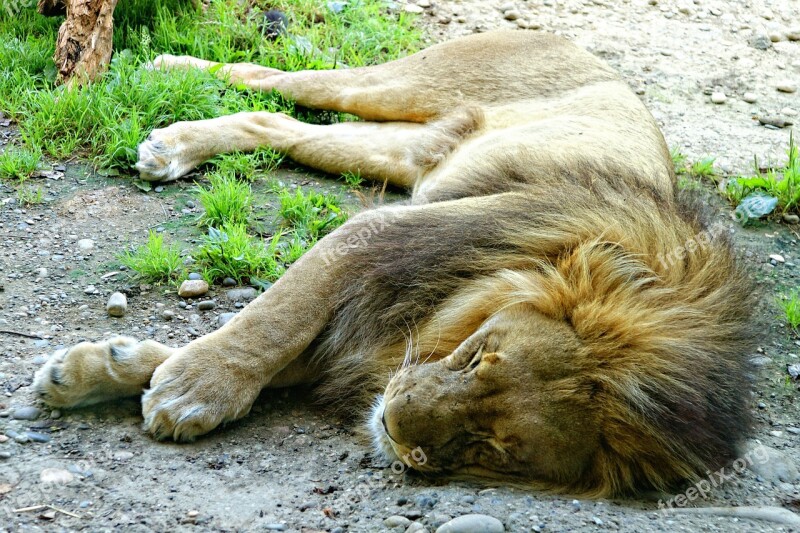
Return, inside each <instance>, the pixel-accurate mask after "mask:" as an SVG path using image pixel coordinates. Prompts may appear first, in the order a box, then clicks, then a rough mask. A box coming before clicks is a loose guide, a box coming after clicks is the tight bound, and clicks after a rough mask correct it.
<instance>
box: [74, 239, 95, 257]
mask: <svg viewBox="0 0 800 533" xmlns="http://www.w3.org/2000/svg"><path fill="white" fill-rule="evenodd" d="M78 250H80V252H81V253H82V254H89V253H91V252H92V250H94V241H93V240H92V239H81V240H79V241H78Z"/></svg>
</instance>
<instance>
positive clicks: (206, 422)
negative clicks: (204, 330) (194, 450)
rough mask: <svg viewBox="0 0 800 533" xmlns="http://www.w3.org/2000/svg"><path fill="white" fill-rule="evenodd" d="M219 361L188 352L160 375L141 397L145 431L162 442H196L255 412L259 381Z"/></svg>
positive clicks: (204, 355) (158, 374)
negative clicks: (195, 440) (216, 428)
mask: <svg viewBox="0 0 800 533" xmlns="http://www.w3.org/2000/svg"><path fill="white" fill-rule="evenodd" d="M214 356H215V354H208V353H199V354H198V353H196V352H194V353H193V352H192V351H191V350H187V351H184V352H180V353H178V354H176V355H175V356H173V357H172V358H170V359H169V360H167V362H165V363H164V364H163V365H162V366H160V367H159V368H158V369H157V370H156V372H155V374H154V375H153V379H152V381H151V383H150V385H151V388H150V390H148V391H146V392H145V394H144V396H143V397H142V413H143V414H144V427H145V430H147V431H148V432H150V433H151V434H152V435H153V436H154V437H156V438H157V439H167V438H172V439H174V440H176V441H191V440H193V439H195V438H196V437H198V436H200V435H203V434H205V433H208V432H209V431H211V430H212V429H214V428H215V427H217V426H218V425H220V424H222V423H224V422H228V421H231V420H236V419H238V418H241V417H243V416H245V415H246V414H247V413H248V412H249V411H250V407H251V406H252V405H253V402H254V401H255V399H256V397H258V394H259V392H261V388H262V384H261V381H260V379H259V378H258V377H257V376H254V375H251V374H249V373H248V372H246V371H244V370H242V369H240V368H237V367H235V365H233V364H230V362H226V361H223V360H221V359H215V358H214Z"/></svg>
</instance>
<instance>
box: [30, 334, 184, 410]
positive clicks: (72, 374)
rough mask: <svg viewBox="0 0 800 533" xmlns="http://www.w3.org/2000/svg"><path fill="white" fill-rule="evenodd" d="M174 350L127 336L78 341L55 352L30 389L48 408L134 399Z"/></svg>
mask: <svg viewBox="0 0 800 533" xmlns="http://www.w3.org/2000/svg"><path fill="white" fill-rule="evenodd" d="M173 351H174V349H173V348H169V347H168V346H164V345H163V344H159V343H157V342H155V341H143V342H139V341H137V340H135V339H132V338H131V337H113V338H111V339H109V340H107V341H103V342H98V343H91V342H82V343H80V344H77V345H75V346H73V347H72V348H69V349H65V350H59V351H57V352H55V353H54V354H53V355H52V356H51V357H50V359H48V361H47V362H46V363H45V364H44V366H42V368H40V369H39V371H38V372H36V376H35V377H34V380H33V387H34V390H35V391H36V392H37V394H39V396H40V397H41V398H42V400H44V401H45V402H46V403H48V404H49V405H52V406H55V407H79V406H84V405H90V404H94V403H99V402H103V401H106V400H111V399H114V398H122V397H126V396H136V395H138V394H141V393H142V390H143V389H144V388H145V387H147V386H148V384H149V383H150V378H151V377H152V375H153V372H155V370H156V368H157V367H158V366H159V365H161V363H163V362H164V361H165V360H166V359H167V358H168V357H169V356H170V355H172V353H173Z"/></svg>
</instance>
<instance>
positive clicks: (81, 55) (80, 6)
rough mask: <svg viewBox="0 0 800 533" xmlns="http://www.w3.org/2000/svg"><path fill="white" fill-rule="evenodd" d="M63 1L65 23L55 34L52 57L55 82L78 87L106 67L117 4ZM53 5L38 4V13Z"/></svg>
mask: <svg viewBox="0 0 800 533" xmlns="http://www.w3.org/2000/svg"><path fill="white" fill-rule="evenodd" d="M65 1H66V7H67V19H66V20H65V21H64V24H62V25H61V28H60V29H59V30H58V41H57V42H56V54H55V57H54V59H55V62H56V68H57V69H58V79H57V82H58V83H64V84H67V85H75V84H78V85H80V84H82V83H86V82H89V81H92V80H93V79H95V77H97V75H98V74H102V73H103V72H105V70H106V68H107V67H108V63H109V61H110V60H111V48H112V37H113V34H114V18H113V15H114V8H115V7H116V5H117V0H65ZM57 3H58V0H40V9H42V5H45V6H48V5H52V6H55V5H57Z"/></svg>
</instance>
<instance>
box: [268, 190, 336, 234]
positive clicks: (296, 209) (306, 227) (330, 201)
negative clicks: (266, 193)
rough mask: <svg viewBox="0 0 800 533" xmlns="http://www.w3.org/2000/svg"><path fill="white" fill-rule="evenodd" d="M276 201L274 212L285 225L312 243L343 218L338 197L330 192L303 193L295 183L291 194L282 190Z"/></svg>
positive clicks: (332, 228) (331, 229) (334, 227)
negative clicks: (293, 191) (276, 212)
mask: <svg viewBox="0 0 800 533" xmlns="http://www.w3.org/2000/svg"><path fill="white" fill-rule="evenodd" d="M280 202H281V205H280V207H279V208H278V214H279V215H280V216H281V218H282V219H283V220H284V222H285V223H286V225H288V226H289V227H290V228H291V230H292V231H294V232H295V233H297V234H298V235H300V236H301V237H303V238H305V239H307V240H308V241H309V242H311V243H312V244H313V242H316V240H317V239H319V238H320V237H321V236H323V235H325V234H326V233H329V232H331V231H333V230H334V229H336V228H338V227H339V226H341V225H342V224H343V223H344V222H345V221H346V220H347V215H346V213H344V212H343V211H342V209H341V206H340V204H339V199H338V198H337V197H336V196H333V195H329V194H323V193H319V192H316V191H309V192H308V193H305V192H303V190H302V188H300V187H298V188H297V190H296V191H295V193H294V194H292V193H290V192H288V191H286V190H284V191H282V192H281V194H280Z"/></svg>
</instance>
